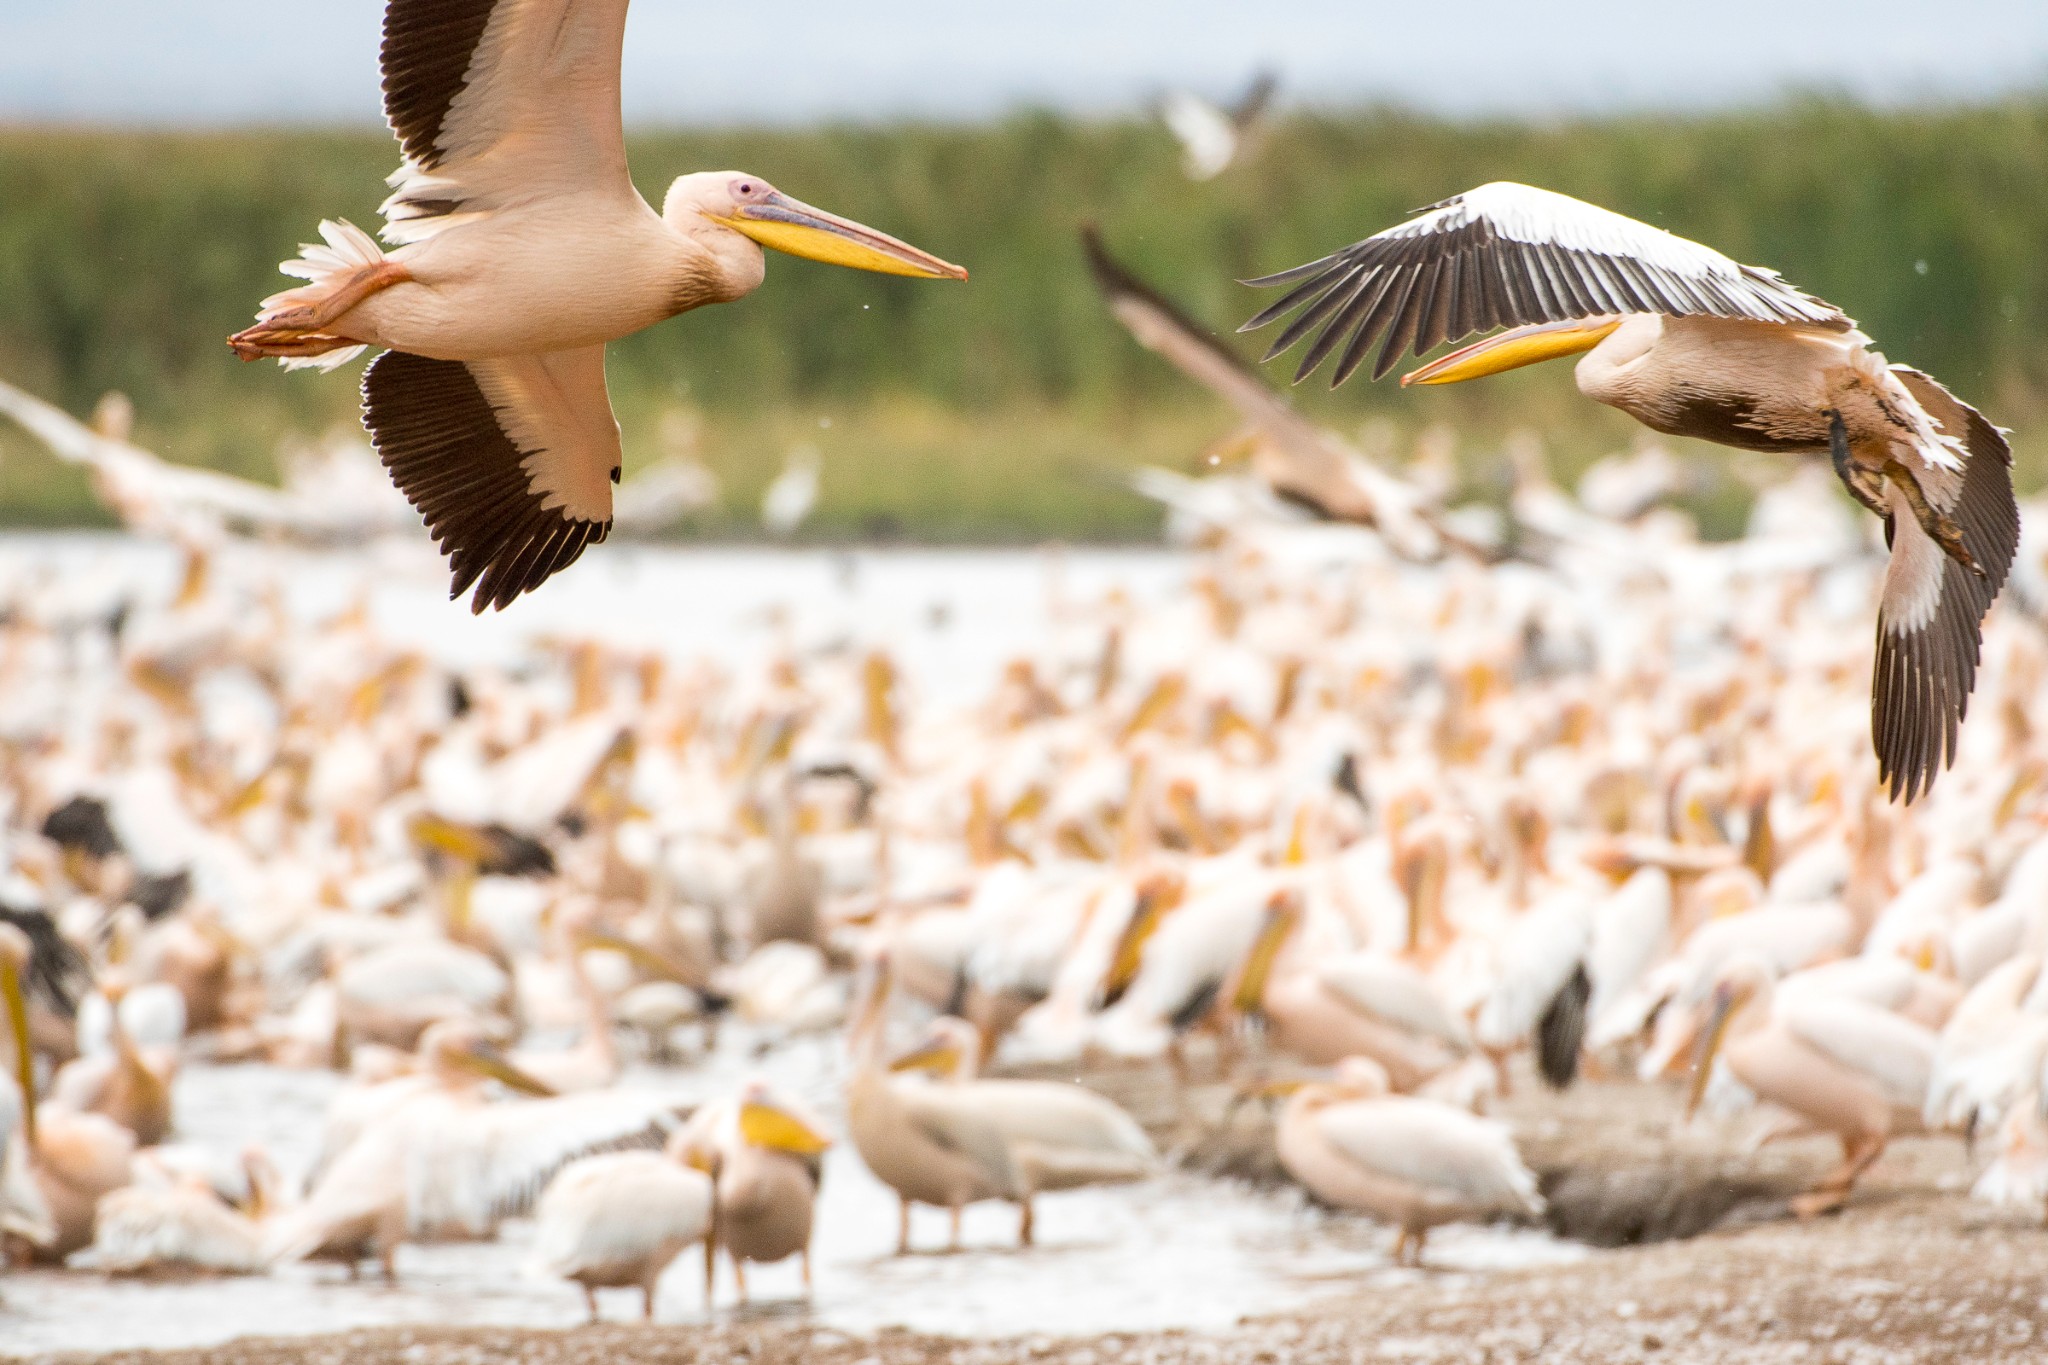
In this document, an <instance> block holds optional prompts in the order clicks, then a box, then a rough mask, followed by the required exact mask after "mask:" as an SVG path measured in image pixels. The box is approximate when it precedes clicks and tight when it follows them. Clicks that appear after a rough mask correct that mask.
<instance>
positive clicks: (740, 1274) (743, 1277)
mask: <svg viewBox="0 0 2048 1365" xmlns="http://www.w3.org/2000/svg"><path fill="white" fill-rule="evenodd" d="M732 1278H733V1282H734V1283H735V1284H737V1285H739V1287H740V1303H741V1304H742V1305H744V1304H745V1303H746V1301H747V1263H746V1262H745V1261H742V1260H741V1259H740V1258H739V1257H737V1256H735V1257H733V1258H732Z"/></svg>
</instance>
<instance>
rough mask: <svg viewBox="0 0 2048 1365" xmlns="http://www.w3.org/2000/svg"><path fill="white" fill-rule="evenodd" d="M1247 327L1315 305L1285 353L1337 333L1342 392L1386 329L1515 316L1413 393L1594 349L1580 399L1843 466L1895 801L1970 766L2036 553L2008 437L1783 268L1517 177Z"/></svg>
mask: <svg viewBox="0 0 2048 1365" xmlns="http://www.w3.org/2000/svg"><path fill="white" fill-rule="evenodd" d="M1250 283H1252V284H1257V285H1291V286H1292V288H1290V289H1289V290H1288V292H1287V294H1286V295H1285V296H1284V297H1283V298H1281V300H1280V301H1279V302H1278V303H1276V304H1274V305H1273V306H1272V307H1270V308H1267V309H1266V310H1264V311H1263V312H1261V313H1259V314H1258V315H1257V316H1256V317H1254V318H1252V319H1251V320H1250V321H1249V322H1247V323H1246V324H1245V325H1244V328H1243V329H1241V330H1250V329H1252V328H1256V327H1263V326H1266V325H1267V324H1269V323H1272V322H1275V321H1277V320H1279V319H1280V318H1281V317H1283V316H1285V315H1286V314H1287V313H1289V312H1292V311H1293V310H1295V309H1296V308H1300V309H1301V312H1300V314H1299V315H1298V316H1297V317H1296V318H1295V319H1294V320H1293V321H1292V322H1291V323H1290V324H1289V325H1288V326H1287V327H1286V328H1285V329H1284V330H1283V331H1282V332H1281V333H1280V336H1279V338H1278V340H1277V341H1275V342H1274V344H1273V347H1272V349H1271V350H1270V351H1268V353H1267V358H1268V359H1270V358H1272V357H1273V356H1275V355H1278V354H1279V353H1280V352H1282V351H1284V350H1286V349H1287V348H1289V347H1290V346H1293V345H1294V344H1295V343H1296V342H1298V341H1300V340H1301V339H1302V338H1303V337H1305V336H1307V335H1308V334H1309V333H1310V332H1312V331H1314V330H1315V329H1316V328H1318V327H1320V328H1321V329H1322V330H1321V333H1320V335H1318V336H1317V337H1316V339H1315V341H1314V342H1312V343H1311V344H1310V346H1309V348H1308V350H1307V352H1306V354H1305V355H1304V356H1303V359H1302V362H1301V366H1300V368H1299V369H1298V370H1297V371H1296V374H1295V377H1296V379H1297V380H1299V379H1303V378H1306V377H1307V376H1308V374H1309V373H1310V372H1311V371H1313V370H1314V369H1315V368H1316V367H1317V366H1318V365H1320V364H1321V363H1322V362H1323V361H1324V359H1326V358H1327V357H1328V356H1329V355H1330V353H1331V352H1332V351H1333V350H1335V349H1337V347H1338V345H1339V343H1342V345H1343V354H1342V355H1341V356H1340V357H1339V359H1338V361H1337V367H1336V371H1335V380H1334V382H1337V383H1341V382H1343V380H1344V379H1345V378H1346V377H1348V376H1349V375H1350V374H1351V372H1352V371H1353V370H1354V369H1356V368H1357V367H1358V365H1359V364H1361V363H1362V362H1363V361H1364V359H1365V353H1366V349H1367V348H1368V347H1369V346H1371V345H1372V343H1373V342H1374V341H1375V340H1377V339H1379V338H1380V337H1381V336H1382V335H1384V336H1385V338H1386V341H1385V344H1384V345H1383V346H1382V347H1381V348H1380V352H1379V357H1378V359H1377V360H1376V361H1375V362H1374V365H1373V374H1374V376H1375V377H1377V376H1379V375H1382V374H1385V373H1386V372H1387V370H1388V369H1390V368H1391V367H1392V366H1393V364H1394V361H1395V359H1396V357H1397V356H1399V354H1400V353H1401V351H1402V349H1403V348H1404V347H1407V346H1408V345H1410V344H1411V343H1412V344H1413V346H1414V351H1415V354H1416V355H1418V356H1420V355H1421V354H1423V353H1424V352H1425V351H1427V350H1429V349H1430V348H1431V347H1433V346H1435V345H1436V344H1437V343H1438V342H1440V341H1443V340H1445V339H1446V338H1452V339H1455V338H1458V337H1462V336H1465V335H1467V334H1469V333H1472V332H1477V331H1485V330H1488V329H1491V328H1495V327H1501V326H1506V325H1509V324H1514V325H1513V326H1512V328H1511V330H1509V331H1506V332H1502V333H1501V334H1500V335H1498V336H1494V337H1489V338H1487V339H1486V340H1484V341H1480V342H1477V343H1474V344H1473V345H1470V346H1467V347H1465V348H1464V349H1462V350H1459V351H1454V352H1452V353H1451V354H1449V355H1446V356H1444V357H1442V358H1441V359H1438V360H1436V361H1433V362H1431V363H1430V364H1428V365H1425V366H1423V367H1422V368H1421V369H1419V370H1416V371H1415V372H1414V373H1412V374H1409V375H1407V376H1405V377H1404V378H1403V380H1402V381H1401V382H1402V383H1403V384H1410V383H1419V384H1453V383H1458V382H1461V381H1464V380H1468V379H1478V378H1480V377H1482V376H1485V375H1490V374H1498V373H1500V372H1502V371H1504V370H1511V369H1515V368H1517V367H1519V366H1523V365H1529V364H1533V363H1535V362H1537V361H1541V360H1550V359H1555V358H1557V357H1560V356H1567V355H1575V354H1579V353H1581V352H1584V353H1585V359H1584V360H1582V361H1581V362H1580V363H1579V367H1578V384H1579V388H1580V391H1581V392H1583V393H1585V394H1586V395H1587V396H1588V397H1590V398H1593V399H1595V400H1597V401H1599V402H1603V403H1607V404H1609V405H1611V406H1613V407H1617V408H1619V409H1621V410H1622V411H1623V412H1626V413H1628V414H1629V415H1630V416H1631V417H1634V418H1635V419H1636V420H1637V421H1640V422H1642V423H1643V424H1644V425H1646V426H1648V427H1650V428H1652V429H1653V430H1656V431H1661V432H1664V433H1665V434H1667V435H1672V436H1690V437H1695V438H1697V439H1700V440H1707V441H1714V442H1716V443H1718V444H1721V445H1727V446H1733V447H1735V448H1736V449H1738V450H1758V451H1774V452H1782V453H1786V454H1802V455H1817V454H1820V453H1822V452H1828V453H1829V454H1830V455H1831V457H1832V458H1833V460H1834V464H1835V472H1836V474H1837V475H1838V476H1839V477H1840V478H1841V481H1842V483H1843V485H1844V486H1845V487H1846V488H1848V490H1849V492H1850V493H1851V494H1852V495H1853V496H1854V497H1855V498H1856V500H1857V501H1858V502H1860V503H1862V504H1863V505H1864V506H1865V507H1866V508H1868V509H1869V510H1870V511H1872V512H1874V513H1875V514H1877V515H1878V516H1879V517H1880V518H1882V519H1883V521H1884V524H1885V530H1886V536H1887V539H1888V540H1889V542H1890V544H1891V551H1892V555H1891V566H1890V569H1889V571H1888V572H1887V574H1886V576H1885V585H1884V594H1883V598H1882V600H1881V602H1880V604H1879V607H1878V649H1877V667H1876V673H1875V676H1874V678H1873V693H1874V695H1873V705H1872V712H1871V737H1872V739H1873V741H1874V742H1875V746H1876V749H1877V756H1878V772H1879V780H1880V781H1881V782H1885V783H1888V784H1889V785H1890V788H1891V794H1892V797H1893V798H1894V799H1898V798H1901V797H1903V798H1904V799H1905V800H1906V801H1908V802H1910V801H1912V800H1913V798H1914V797H1916V796H1918V795H1920V794H1922V793H1924V792H1926V791H1927V790H1928V789H1929V788H1930V787H1931V786H1932V784H1933V782H1934V779H1935V776H1936V774H1937V773H1938V772H1939V771H1940V770H1941V769H1942V768H1943V767H1945V766H1946V765H1947V764H1948V763H1950V762H1952V761H1953V760H1954V758H1955V753H1956V731H1957V727H1958V725H1959V724H1960V723H1961V721H1962V718H1963V714H1964V712H1965V711H1966V710H1967V709H1968V705H1969V697H1970V692H1971V689H1972V687H1973V686H1974V685H1975V682H1976V677H1977V659H1978V648H1979V640H1980V634H1981V622H1982V620H1983V617H1984V613H1985V611H1986V610H1988V609H1989V607H1990V606H1991V601H1992V599H1993V598H1994V597H1996V596H1997V595H1998V590H1999V587H2000V585H2002V584H2003V583H2004V582H2005V575H2006V571H2007V569H2008V568H2009V567H2010V566H2011V564H2012V559H2013V554H2014V552H2015V550H2016V548H2017V546H2018V543H2019V511H2018V508H2017V507H2016V505H2015V504H2014V502H2013V493H2012V473H2011V465H2012V454H2011V451H2010V449H2009V448H2008V447H2007V445H2006V440H2005V435H2004V433H2002V432H2001V431H2000V430H1999V429H1998V428H1997V427H1995V426H1993V425H1992V424H1991V423H1990V422H1989V421H1987V420H1986V419H1985V418H1984V416H1983V415H1982V414H1981V413H1979V412H1977V411H1976V410H1975V409H1974V408H1972V407H1970V406H1969V405H1968V404H1967V403H1964V402H1962V401H1961V400H1960V399H1958V398H1956V397H1955V396H1954V395H1953V394H1951V393H1950V392H1949V391H1948V390H1947V389H1945V388H1943V387H1942V386H1941V385H1940V384H1939V383H1937V382H1936V381H1935V380H1934V379H1933V378H1931V377H1930V376H1928V375H1926V374H1923V373H1921V372H1920V371H1918V370H1915V369H1911V368H1909V367H1907V366H1904V365H1890V364H1887V362H1886V361H1885V358H1884V357H1883V356H1882V355H1880V354H1878V352H1877V351H1875V350H1874V349H1872V347H1871V342H1870V338H1869V337H1867V336H1865V335H1863V333H1861V332H1859V331H1857V330H1856V327H1855V324H1854V323H1853V322H1851V321H1850V320H1849V319H1848V318H1847V317H1845V316H1844V315H1843V314H1842V312H1841V311H1840V310H1839V309H1837V308H1835V307H1833V306H1832V305H1830V304H1826V303H1822V302H1820V301H1819V300H1817V299H1814V298H1812V297H1810V296H1808V295H1806V294H1804V293H1801V292H1800V291H1799V290H1797V289H1794V288H1793V287H1792V286H1790V285H1788V284H1786V283H1785V282H1784V280H1782V279H1781V278H1779V276H1778V275H1777V274H1776V273H1775V272H1773V271H1769V270H1763V269H1759V268H1757V267H1755V266H1745V265H1738V264H1737V263H1736V262H1734V261H1732V260H1730V259H1729V258H1727V257H1726V256H1723V255H1721V254H1720V253H1719V252H1717V251H1713V250H1710V249H1708V248H1707V247H1703V246H1700V245H1699V244H1698V243H1695V242H1689V241H1686V240H1685V239H1684V238H1681V237H1674V236H1673V235H1671V234H1670V233H1668V232H1664V231H1661V230H1660V229H1657V228H1653V227H1650V226H1648V225H1647V224H1644V223H1638V222H1636V221H1634V220H1633V219H1629V218H1624V217H1622V216H1621V215H1620V214H1617V213H1611V212H1609V211H1608V210H1606V209H1602V208H1596V207H1594V206H1593V205H1591V204H1586V203H1582V202H1580V201H1579V200H1576V199H1572V198H1569V197H1568V196H1565V195H1561V194H1554V193H1552V192H1550V191H1548V190H1539V189H1533V188H1531V187H1530V186H1527V185H1517V184H1511V183H1507V182H1496V183H1494V184H1488V185H1481V186H1480V187H1479V188H1478V189H1475V190H1468V191H1467V192H1465V193H1464V194H1461V195H1456V196H1453V197H1452V198H1450V199H1446V200H1444V201H1443V202H1442V203H1440V204H1437V205H1435V206H1433V207H1431V208H1430V209H1429V210H1427V211H1426V212H1425V213H1423V214H1422V215H1421V216H1420V217H1417V218H1414V219H1411V220H1410V221H1408V222H1406V223H1403V224H1401V225H1400V226H1398V227H1394V228H1390V229H1388V230H1387V231H1385V232H1382V233H1380V234H1378V235H1377V236H1374V237H1368V238H1366V239H1365V240H1364V241H1362V242H1359V243H1356V244H1355V245H1353V246H1349V247H1346V248H1344V249H1343V250H1341V251H1337V252H1334V253H1332V254H1331V255H1329V256H1325V257H1323V258H1322V259H1321V260H1318V261H1313V262H1310V263H1309V264H1307V265H1303V266H1298V267H1296V268H1294V269H1292V270H1286V271H1282V272H1281V273H1279V274H1277V275H1269V276H1267V277H1265V278H1264V279H1259V280H1253V281H1250Z"/></svg>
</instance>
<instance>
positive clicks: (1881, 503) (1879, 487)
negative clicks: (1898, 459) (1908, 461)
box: [1828, 408, 1892, 517]
mask: <svg viewBox="0 0 2048 1365" xmlns="http://www.w3.org/2000/svg"><path fill="white" fill-rule="evenodd" d="M1828 454H1829V456H1830V457H1831V458H1832V459H1833V460H1834V463H1835V477H1836V478H1838V479H1840V480H1841V481H1842V487H1844V488H1846V489H1848V490H1849V496H1850V497H1852V498H1854V499H1856V501H1858V502H1860V503H1862V504H1863V505H1864V507H1865V508H1867V509H1869V510H1870V511H1871V512H1874V513H1876V514H1877V515H1878V516H1880V517H1889V516H1891V514H1892V509H1891V507H1890V505H1889V504H1887V503H1886V502H1885V500H1884V476H1883V475H1881V474H1873V473H1871V472H1870V471H1869V470H1867V469H1865V468H1864V467H1863V466H1861V465H1859V464H1857V463H1856V461H1855V460H1854V459H1852V458H1850V455H1849V427H1848V424H1847V423H1845V422H1843V421H1842V414H1841V411H1840V409H1837V408H1829V409H1828Z"/></svg>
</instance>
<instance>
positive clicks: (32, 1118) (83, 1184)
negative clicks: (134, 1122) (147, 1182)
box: [0, 923, 135, 1261]
mask: <svg viewBox="0 0 2048 1365" xmlns="http://www.w3.org/2000/svg"><path fill="white" fill-rule="evenodd" d="M31 954H32V945H31V940H30V938H29V936H28V935H27V934H26V933H24V932H22V931H21V930H20V929H18V928H16V927H15V926H14V925H12V924H8V923H0V1009H4V1011H5V1013H6V1016H7V1021H8V1025H9V1030H8V1032H9V1034H10V1035H11V1036H10V1037H9V1040H8V1041H9V1042H11V1043H12V1044H13V1047H14V1052H13V1056H14V1059H15V1077H14V1085H15V1086H18V1087H19V1093H20V1096H21V1100H20V1117H19V1119H16V1120H10V1121H6V1122H4V1123H0V1231H5V1232H10V1233H12V1234H13V1235H15V1236H19V1237H21V1238H23V1239H24V1240H26V1241H28V1242H29V1243H30V1247H31V1254H32V1255H33V1256H34V1257H35V1258H37V1259H47V1260H53V1261H62V1260H63V1259H64V1258H65V1257H66V1256H68V1255H70V1254H71V1253H72V1252H74V1251H77V1250H79V1249H80V1248H81V1247H84V1246H87V1245H89V1244H90V1243H91V1242H92V1237H93V1217H94V1210H95V1209H96V1208H97V1207H98V1205H99V1201H100V1197H101V1196H102V1195H105V1194H107V1193H109V1192H110V1191H113V1190H117V1189H119V1188H121V1187H122V1186H123V1185H126V1184H127V1183H128V1180H129V1171H130V1166H131V1163H132V1162H133V1161H134V1158H135V1135H134V1134H133V1133H131V1132H130V1131H128V1129H126V1128H123V1127H122V1126H121V1125H120V1124H118V1123H116V1122H114V1121H113V1120H112V1119H109V1118H107V1117H105V1116H104V1115H100V1114H79V1113H73V1112H71V1111H69V1110H63V1109H52V1110H48V1111H44V1112H43V1113H41V1114H40V1115H39V1114H38V1112H37V1109H36V1070H35V1049H34V1048H33V1046H31V1041H30V1038H29V1024H28V1001H27V997H26V995H25V994H24V991H23V984H22V982H23V977H24V975H25V973H26V972H27V971H28V969H29V964H30V958H31ZM12 1088H13V1087H10V1090H11V1089H12ZM11 1099H12V1095H11V1094H9V1095H7V1096H6V1097H5V1098H0V1120H5V1119H6V1113H5V1111H6V1110H8V1109H11V1108H13V1107H14V1106H13V1105H11V1104H9V1103H8V1102H7V1101H8V1100H11ZM17 1124H18V1133H10V1132H9V1129H10V1128H14V1127H15V1126H16V1125H17ZM17 1144H19V1146H18V1147H17ZM24 1166H25V1167H26V1169H25V1170H24Z"/></svg>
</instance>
